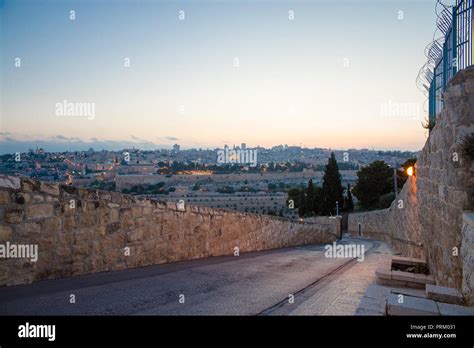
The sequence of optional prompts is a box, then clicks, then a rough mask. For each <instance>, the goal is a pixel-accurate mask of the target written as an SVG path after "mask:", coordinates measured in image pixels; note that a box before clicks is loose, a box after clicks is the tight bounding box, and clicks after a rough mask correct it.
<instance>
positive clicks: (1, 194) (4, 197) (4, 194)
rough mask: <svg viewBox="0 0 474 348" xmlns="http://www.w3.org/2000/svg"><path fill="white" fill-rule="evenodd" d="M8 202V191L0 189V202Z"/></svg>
mask: <svg viewBox="0 0 474 348" xmlns="http://www.w3.org/2000/svg"><path fill="white" fill-rule="evenodd" d="M8 203H10V194H9V192H8V191H0V204H8Z"/></svg>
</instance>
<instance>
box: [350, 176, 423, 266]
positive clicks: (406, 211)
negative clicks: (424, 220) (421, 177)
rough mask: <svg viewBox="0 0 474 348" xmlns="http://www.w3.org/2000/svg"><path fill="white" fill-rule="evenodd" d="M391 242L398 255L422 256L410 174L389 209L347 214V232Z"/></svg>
mask: <svg viewBox="0 0 474 348" xmlns="http://www.w3.org/2000/svg"><path fill="white" fill-rule="evenodd" d="M359 226H360V232H361V236H362V237H365V238H370V239H376V240H381V241H384V242H386V243H388V244H389V245H391V246H392V247H393V248H394V249H395V250H397V251H398V252H400V253H401V254H402V255H405V256H408V257H416V258H423V257H424V253H423V241H422V238H421V225H420V218H419V208H418V201H417V197H416V177H410V178H409V179H408V181H407V182H406V183H405V185H404V187H403V190H402V191H401V192H400V194H399V195H398V196H397V199H395V200H394V201H393V202H392V204H391V206H390V208H388V209H382V210H375V211H369V212H364V213H355V214H349V226H348V231H349V233H350V234H352V235H354V236H357V235H359Z"/></svg>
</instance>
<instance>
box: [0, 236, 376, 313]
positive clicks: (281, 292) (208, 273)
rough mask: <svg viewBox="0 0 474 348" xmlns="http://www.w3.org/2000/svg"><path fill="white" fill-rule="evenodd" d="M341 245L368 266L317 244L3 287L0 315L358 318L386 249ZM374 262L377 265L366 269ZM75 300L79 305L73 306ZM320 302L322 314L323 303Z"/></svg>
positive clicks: (363, 242)
mask: <svg viewBox="0 0 474 348" xmlns="http://www.w3.org/2000/svg"><path fill="white" fill-rule="evenodd" d="M340 243H358V244H364V245H365V250H366V253H367V250H369V249H370V252H369V254H371V255H366V258H365V261H364V262H357V261H356V260H352V261H350V259H344V258H326V257H325V256H324V245H310V246H303V247H293V248H284V249H276V250H270V251H263V252H255V253H245V254H241V255H240V256H226V257H215V258H208V259H203V260H193V261H186V262H179V263H174V264H166V265H157V266H150V267H144V268H140V269H134V270H124V271H117V272H107V273H99V274H93V275H85V276H78V277H72V278H67V279H58V280H48V281H42V282H37V283H34V284H31V285H23V286H16V287H9V288H1V289H0V314H15V315H40V314H41V315H79V314H81V315H258V314H263V315H272V314H273V315H286V314H325V313H326V312H327V310H328V308H327V307H328V306H329V305H331V303H328V302H330V301H332V302H334V303H335V305H336V304H337V303H338V301H339V304H341V303H342V305H343V307H342V308H344V309H343V310H342V309H341V310H342V314H353V313H350V312H353V311H354V310H355V308H356V307H357V302H358V298H357V299H352V298H351V297H353V296H354V294H355V296H356V297H357V296H359V295H360V296H362V293H363V289H364V288H365V286H366V285H367V284H368V282H370V281H371V280H372V279H371V277H372V275H373V269H372V268H374V267H375V266H376V264H377V262H378V261H377V259H373V255H375V254H376V253H377V251H376V250H377V248H378V246H379V243H376V242H370V241H367V240H361V239H343V240H342V241H341V242H340ZM374 251H375V253H374ZM371 258H372V260H373V261H372V266H370V267H369V268H370V269H368V270H367V266H366V265H369V264H370V262H371V261H370V260H371ZM374 260H375V262H374ZM349 261H350V262H349ZM367 261H369V262H367ZM360 267H364V269H365V271H366V276H364V277H362V276H361V277H359V279H357V280H356V283H358V284H359V285H358V287H357V289H356V293H354V291H352V292H351V291H348V290H347V289H351V286H349V285H350V284H348V281H347V279H345V277H347V276H348V275H352V277H353V276H354V275H356V274H357V273H358V271H356V269H357V268H360ZM361 274H362V273H361ZM369 278H370V279H369ZM351 282H354V279H352V280H351ZM351 284H352V283H351ZM332 288H334V289H335V290H332ZM337 291H339V292H341V294H342V293H343V292H344V291H345V295H344V296H345V297H346V298H347V297H349V302H347V301H346V300H345V299H342V300H341V299H339V300H338V299H337V296H338V295H337ZM71 294H73V295H74V296H75V301H76V302H75V303H74V304H71V303H70V298H71ZM290 294H293V295H294V296H295V300H294V303H290V301H289V299H290V297H289V296H290ZM324 294H326V295H324ZM183 295H184V296H183ZM323 295H324V296H327V295H330V296H331V297H324V296H323ZM318 298H319V300H318ZM183 300H184V301H183ZM318 301H319V302H318ZM321 301H323V302H324V306H325V307H324V308H323V309H322V308H321V306H320V304H318V303H320V302H321ZM341 301H342V302H341ZM183 302H184V303H183ZM344 305H345V306H346V307H344ZM347 306H349V307H347ZM308 308H312V309H311V311H309V312H308ZM345 308H347V310H346V309H345ZM323 310H324V311H323ZM346 312H348V313H346ZM328 313H329V314H331V312H328ZM339 314H341V313H339Z"/></svg>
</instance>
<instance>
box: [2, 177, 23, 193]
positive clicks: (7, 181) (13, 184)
mask: <svg viewBox="0 0 474 348" xmlns="http://www.w3.org/2000/svg"><path fill="white" fill-rule="evenodd" d="M20 186H21V181H20V178H18V177H16V176H9V175H0V187H4V188H9V189H14V190H18V189H19V188H20Z"/></svg>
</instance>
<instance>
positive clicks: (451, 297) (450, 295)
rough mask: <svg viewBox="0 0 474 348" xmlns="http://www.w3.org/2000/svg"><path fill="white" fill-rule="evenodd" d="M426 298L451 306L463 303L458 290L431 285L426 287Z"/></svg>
mask: <svg viewBox="0 0 474 348" xmlns="http://www.w3.org/2000/svg"><path fill="white" fill-rule="evenodd" d="M426 296H427V297H428V298H429V299H431V300H435V301H440V302H446V303H452V304H462V303H463V301H464V298H463V296H462V294H461V293H460V292H459V290H457V289H454V288H448V287H445V286H438V285H433V284H427V285H426Z"/></svg>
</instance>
